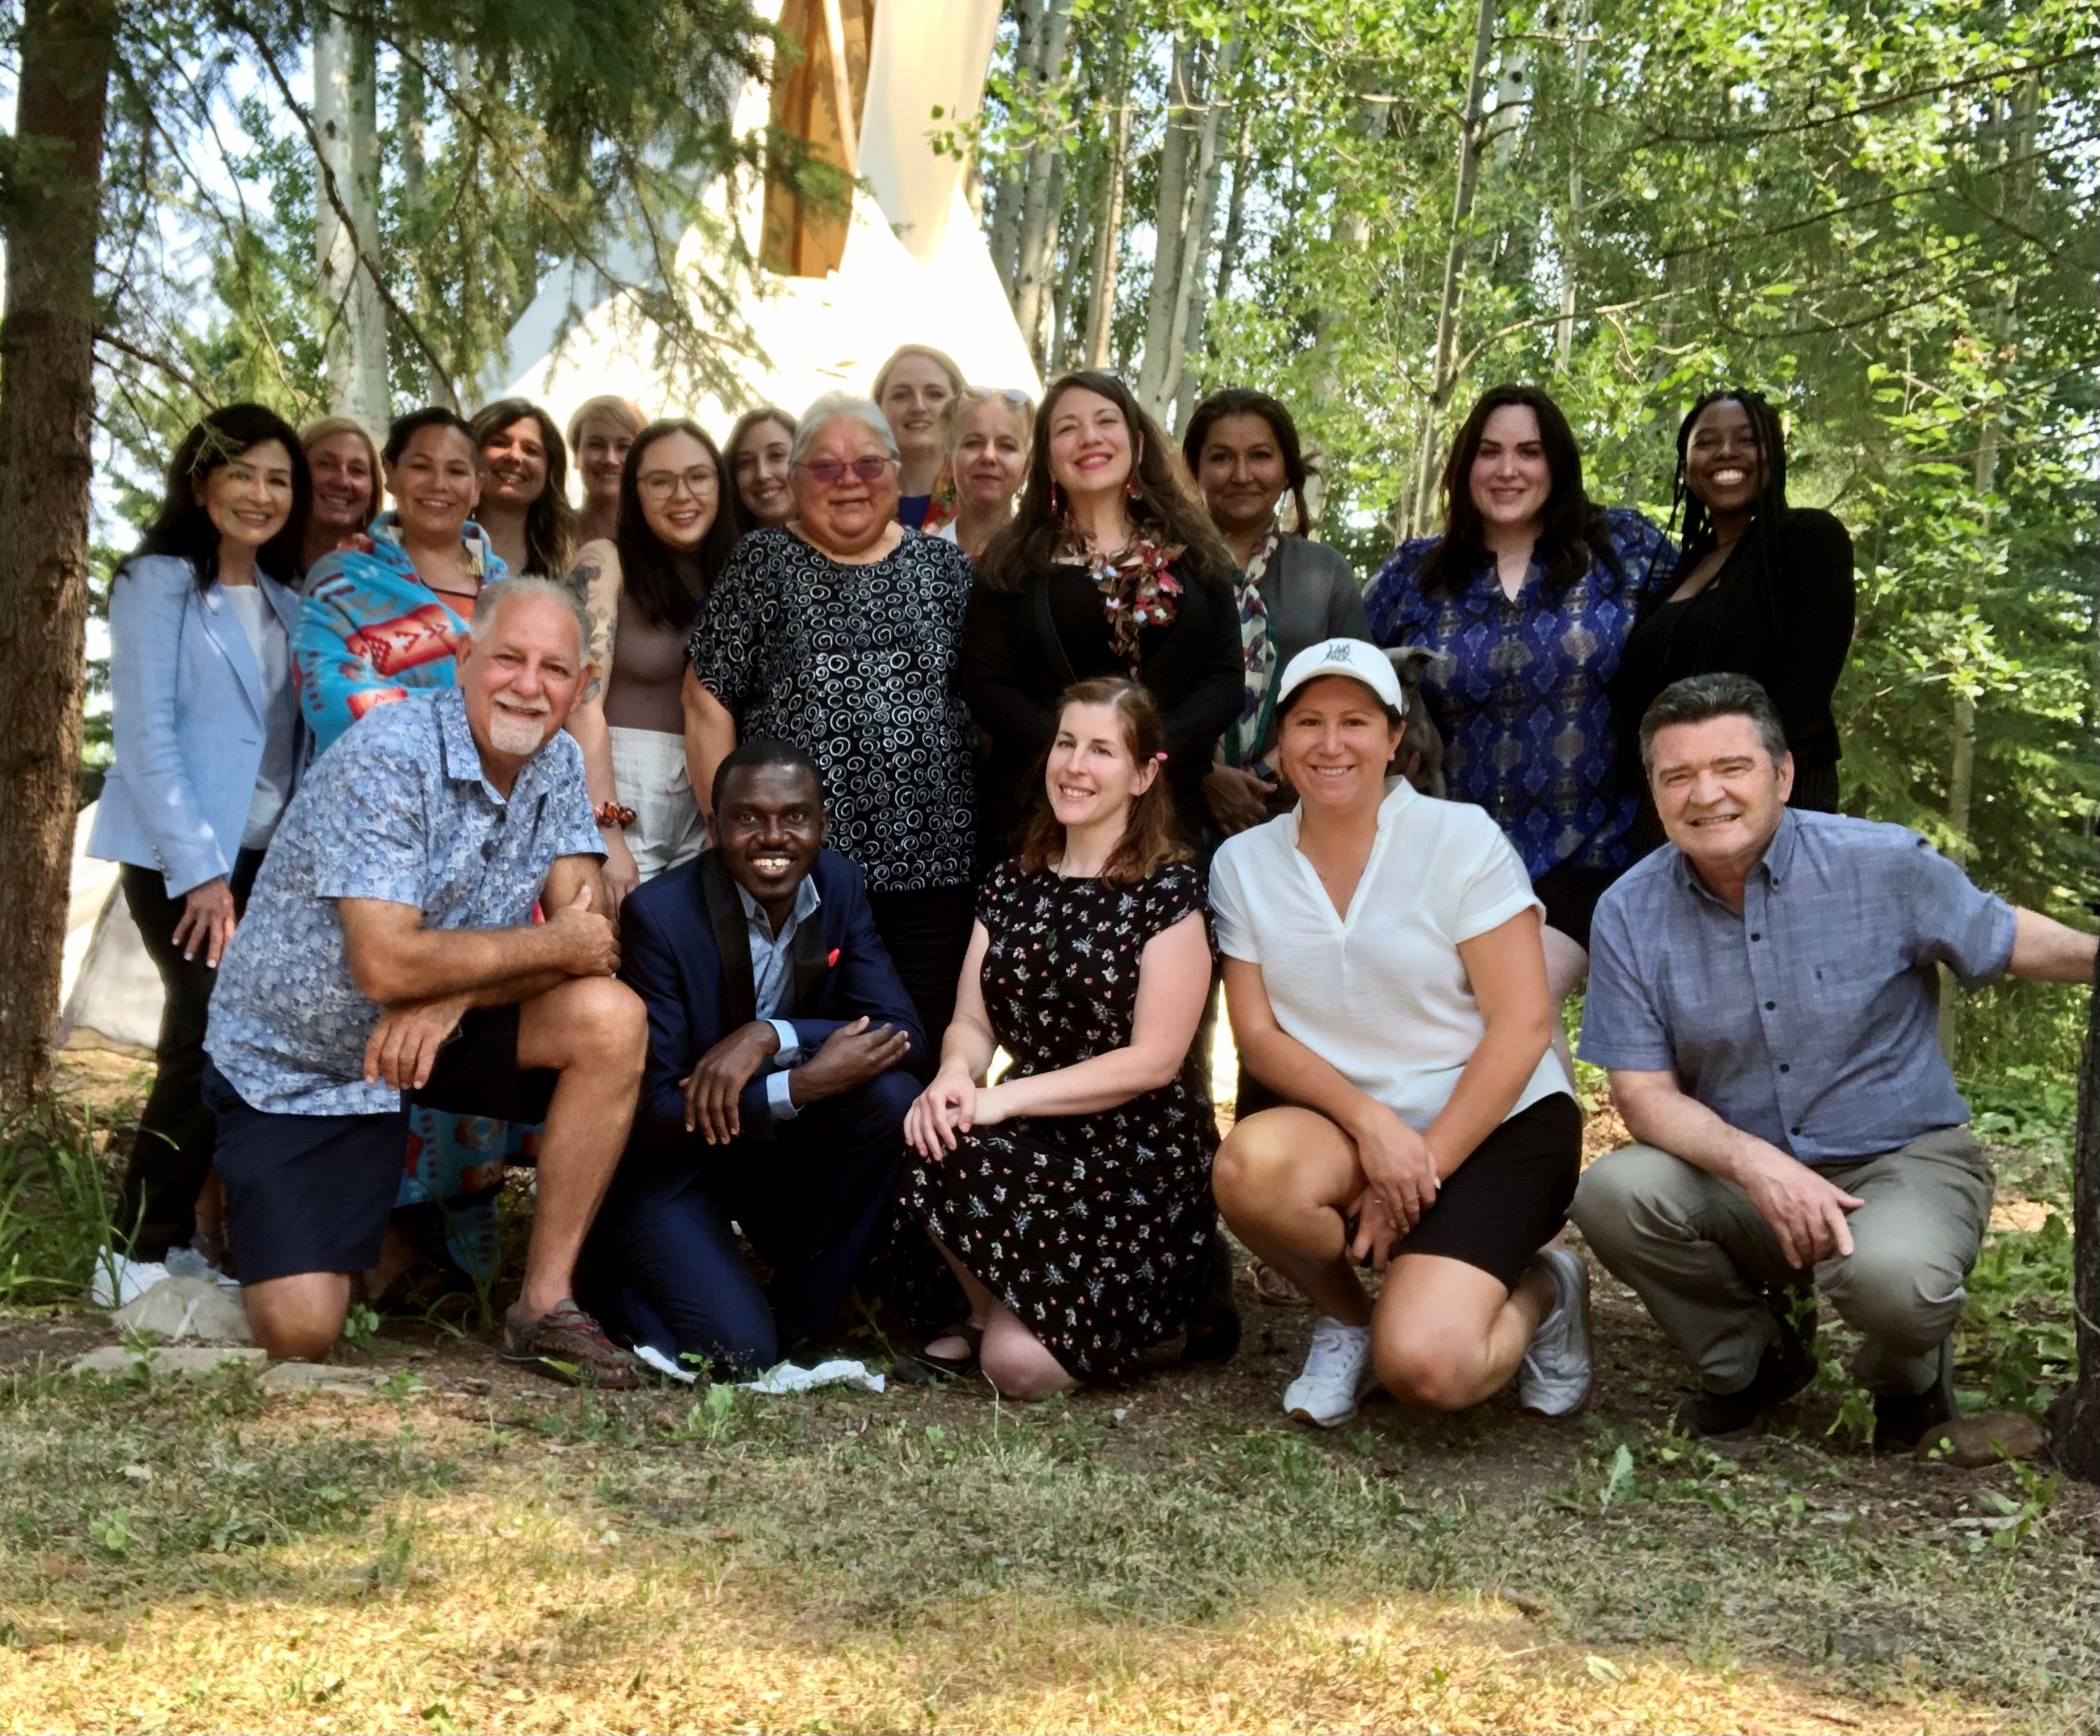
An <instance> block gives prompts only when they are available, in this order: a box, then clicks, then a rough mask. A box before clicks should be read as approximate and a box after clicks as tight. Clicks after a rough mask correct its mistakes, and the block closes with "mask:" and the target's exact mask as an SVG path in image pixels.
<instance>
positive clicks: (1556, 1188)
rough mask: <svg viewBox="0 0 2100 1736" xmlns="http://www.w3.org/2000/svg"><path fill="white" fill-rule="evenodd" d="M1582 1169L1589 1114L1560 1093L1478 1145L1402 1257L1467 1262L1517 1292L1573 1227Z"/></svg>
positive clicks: (1449, 1177)
mask: <svg viewBox="0 0 2100 1736" xmlns="http://www.w3.org/2000/svg"><path fill="white" fill-rule="evenodd" d="M1580 1174H1582V1111H1581V1110H1580V1109H1578V1108H1576V1106H1575V1099H1573V1097H1570V1096H1569V1095H1568V1094H1567V1093H1566V1092H1565V1091H1555V1093H1554V1094H1553V1095H1551V1097H1542V1098H1541V1099H1539V1100H1538V1101H1537V1103H1535V1104H1533V1105H1532V1106H1531V1107H1530V1108H1528V1109H1522V1110H1520V1111H1519V1112H1518V1113H1516V1114H1515V1115H1512V1116H1511V1117H1510V1118H1509V1119H1508V1120H1507V1121H1504V1122H1503V1123H1502V1126H1499V1127H1498V1128H1497V1129H1495V1130H1494V1131H1493V1133H1491V1134H1489V1135H1488V1136H1487V1138H1486V1139H1483V1140H1481V1141H1480V1143H1479V1144H1478V1145H1476V1146H1475V1147H1474V1148H1473V1155H1472V1156H1471V1157H1468V1158H1467V1160H1466V1161H1464V1162H1463V1163H1462V1164H1460V1165H1458V1168H1457V1169H1455V1170H1453V1171H1452V1172H1451V1173H1450V1174H1449V1175H1447V1176H1446V1177H1445V1179H1444V1185H1443V1186H1442V1187H1440V1188H1438V1189H1437V1190H1436V1204H1435V1205H1432V1206H1431V1207H1430V1208H1429V1209H1428V1210H1427V1212H1425V1213H1423V1216H1422V1219H1421V1221H1420V1222H1419V1223H1417V1224H1416V1225H1415V1227H1414V1228H1413V1229H1412V1230H1410V1231H1409V1232H1408V1233H1407V1239H1406V1240H1405V1241H1403V1242H1402V1243H1401V1245H1400V1246H1399V1247H1398V1248H1397V1249H1396V1250H1394V1251H1395V1253H1396V1254H1441V1255H1442V1256H1443V1257H1444V1258H1445V1259H1447V1260H1463V1261H1464V1262H1466V1263H1467V1265H1468V1266H1477V1267H1480V1270H1481V1271H1484V1272H1486V1273H1488V1274H1489V1276H1492V1277H1494V1278H1497V1279H1499V1280H1501V1281H1502V1284H1505V1285H1506V1286H1507V1287H1508V1288H1509V1289H1512V1290H1513V1289H1515V1288H1516V1281H1517V1280H1518V1279H1520V1278H1521V1277H1522V1276H1524V1268H1525V1267H1528V1266H1529V1265H1530V1264H1531V1262H1532V1260H1533V1258H1534V1257H1535V1256H1536V1255H1537V1253H1538V1250H1539V1249H1541V1248H1543V1247H1544V1246H1545V1245H1546V1244H1547V1243H1548V1242H1550V1241H1551V1240H1553V1238H1554V1237H1555V1236H1557V1235H1559V1234H1560V1228H1561V1226H1562V1225H1564V1223H1567V1222H1568V1201H1571V1200H1573V1198H1574V1197H1575V1182H1576V1179H1577V1176H1579V1175H1580Z"/></svg>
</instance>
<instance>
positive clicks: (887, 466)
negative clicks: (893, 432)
mask: <svg viewBox="0 0 2100 1736" xmlns="http://www.w3.org/2000/svg"><path fill="white" fill-rule="evenodd" d="M896 463H897V460H895V459H894V458H878V457H876V456H875V455H874V454H873V453H870V454H869V455H868V456H867V457H865V458H856V459H854V461H853V462H852V463H851V464H848V463H846V462H845V460H843V459H839V458H805V459H804V460H802V462H801V464H799V465H796V467H795V468H796V469H798V470H803V471H806V472H807V473H808V474H809V477H810V481H811V482H814V483H815V484H816V485H817V486H818V487H819V488H836V487H838V486H839V484H840V482H844V481H845V476H846V472H847V471H849V470H850V471H852V472H853V474H854V478H855V479H856V480H858V481H860V482H880V481H881V480H882V479H883V478H884V477H885V476H887V475H888V474H889V472H890V470H891V469H893V467H894V466H895V465H896Z"/></svg>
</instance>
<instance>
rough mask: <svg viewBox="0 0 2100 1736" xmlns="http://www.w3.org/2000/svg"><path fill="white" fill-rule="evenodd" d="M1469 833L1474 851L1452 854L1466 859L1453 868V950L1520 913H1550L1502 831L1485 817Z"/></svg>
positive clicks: (1484, 814) (1521, 861) (1521, 860)
mask: <svg viewBox="0 0 2100 1736" xmlns="http://www.w3.org/2000/svg"><path fill="white" fill-rule="evenodd" d="M1471 831H1472V832H1473V837H1472V838H1471V839H1467V845H1468V846H1470V848H1460V849H1458V850H1457V851H1454V856H1456V857H1462V858H1464V860H1463V861H1454V862H1453V863H1452V865H1451V866H1452V868H1453V869H1454V870H1456V872H1455V873H1454V879H1456V880H1458V883H1459V891H1458V900H1457V904H1456V906H1455V909H1454V912H1453V921H1452V924H1451V940H1452V943H1453V944H1454V945H1464V943H1465V942H1467V941H1472V940H1477V939H1479V938H1480V936H1482V935H1484V934H1486V933H1488V932H1490V931H1491V930H1493V929H1496V928H1499V927H1502V924H1503V923H1506V922H1507V921H1508V920H1509V919H1511V917H1512V916H1515V915H1517V914H1519V913H1520V912H1522V911H1524V910H1544V909H1545V908H1546V906H1545V905H1542V904H1541V903H1540V902H1539V901H1538V897H1537V894H1536V893H1534V892H1533V891H1532V889H1531V877H1530V876H1529V875H1527V874H1526V873H1525V872H1524V861H1523V858H1521V857H1519V856H1518V854H1517V853H1516V850H1515V847H1514V846H1512V845H1511V843H1510V841H1509V839H1507V838H1506V837H1504V836H1503V835H1502V828H1501V827H1500V826H1497V825H1496V824H1495V822H1493V820H1491V819H1489V817H1488V816H1487V814H1486V813H1485V812H1481V813H1479V814H1478V821H1477V824H1476V825H1475V826H1472V827H1471ZM1453 842H1454V844H1455V843H1457V842H1458V840H1457V839H1454V840H1453Z"/></svg>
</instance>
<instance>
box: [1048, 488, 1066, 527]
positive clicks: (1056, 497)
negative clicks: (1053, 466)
mask: <svg viewBox="0 0 2100 1736" xmlns="http://www.w3.org/2000/svg"><path fill="white" fill-rule="evenodd" d="M1050 516H1051V517H1052V518H1056V519H1058V520H1060V521H1062V520H1063V518H1064V517H1065V491H1064V490H1063V489H1061V488H1060V487H1058V486H1057V483H1056V482H1052V483H1051V485H1050Z"/></svg>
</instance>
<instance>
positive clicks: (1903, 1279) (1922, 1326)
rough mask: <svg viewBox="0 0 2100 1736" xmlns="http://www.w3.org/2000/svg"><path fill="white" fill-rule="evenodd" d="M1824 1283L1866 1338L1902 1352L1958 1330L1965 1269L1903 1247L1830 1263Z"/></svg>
mask: <svg viewBox="0 0 2100 1736" xmlns="http://www.w3.org/2000/svg"><path fill="white" fill-rule="evenodd" d="M1817 1276H1818V1279H1819V1280H1820V1283H1819V1287H1820V1289H1822V1291H1823V1293H1824V1294H1825V1295H1826V1296H1828V1297H1829V1298H1830V1302H1831V1304H1832V1306H1833V1307H1835V1308H1836V1309H1837V1311H1838V1317H1839V1318H1840V1319H1841V1320H1843V1321H1844V1322H1845V1324H1846V1325H1848V1326H1850V1327H1851V1328H1852V1329H1853V1330H1854V1331H1855V1332H1856V1333H1859V1334H1860V1336H1861V1337H1864V1338H1868V1339H1870V1340H1873V1341H1874V1342H1878V1343H1881V1344H1884V1345H1886V1346H1888V1347H1889V1348H1890V1350H1895V1351H1898V1352H1901V1353H1907V1354H1913V1355H1915V1354H1917V1353H1919V1352H1922V1351H1925V1350H1930V1349H1931V1348H1932V1347H1933V1346H1935V1345H1936V1344H1938V1343H1939V1342H1940V1340H1941V1339H1943V1338H1944V1337H1946V1336H1947V1335H1948V1333H1950V1332H1952V1331H1953V1329H1954V1326H1955V1323H1956V1322H1957V1320H1960V1319H1961V1305H1962V1302H1963V1301H1964V1300H1965V1298H1966V1297H1967V1295H1968V1291H1967V1289H1966V1288H1965V1285H1964V1283H1963V1279H1964V1277H1965V1276H1966V1275H1965V1273H1963V1272H1961V1271H1958V1270H1957V1269H1956V1268H1954V1267H1952V1266H1950V1265H1947V1264H1945V1263H1943V1262H1939V1261H1935V1260H1933V1259H1931V1258H1927V1257H1925V1256H1921V1255H1920V1254H1916V1253H1914V1252H1911V1251H1908V1250H1905V1249H1899V1248H1891V1249H1868V1248H1864V1247H1862V1248H1858V1249H1855V1250H1854V1251H1853V1252H1852V1253H1851V1254H1846V1255H1843V1256H1841V1257H1840V1258H1837V1259H1833V1260H1829V1261H1827V1262H1824V1266H1823V1267H1822V1268H1821V1270H1820V1271H1819V1273H1818V1275H1817Z"/></svg>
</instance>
